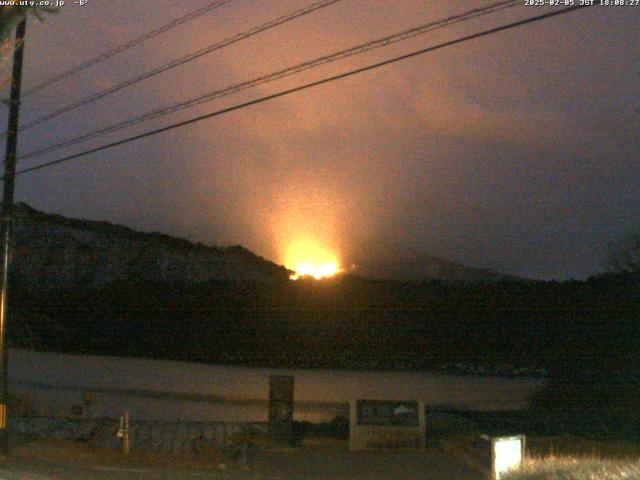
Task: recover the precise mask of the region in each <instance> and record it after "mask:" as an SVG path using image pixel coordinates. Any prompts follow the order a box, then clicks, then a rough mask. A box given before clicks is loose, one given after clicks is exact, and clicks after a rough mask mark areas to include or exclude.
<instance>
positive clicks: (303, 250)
mask: <svg viewBox="0 0 640 480" xmlns="http://www.w3.org/2000/svg"><path fill="white" fill-rule="evenodd" d="M284 265H285V266H286V267H287V268H288V269H289V270H293V271H294V272H295V273H294V274H292V275H291V277H290V278H291V280H298V279H299V278H303V277H313V278H315V279H316V280H320V279H321V278H327V277H333V276H334V275H336V274H338V273H340V272H341V271H342V270H341V269H340V262H339V260H338V257H337V255H336V254H335V253H334V252H332V251H331V250H330V249H328V248H326V247H324V246H322V245H320V244H318V243H317V242H314V241H309V240H304V241H296V242H293V243H292V244H291V245H290V246H289V248H288V249H287V253H286V257H285V261H284Z"/></svg>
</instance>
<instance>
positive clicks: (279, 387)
mask: <svg viewBox="0 0 640 480" xmlns="http://www.w3.org/2000/svg"><path fill="white" fill-rule="evenodd" d="M269 438H270V440H271V442H273V443H274V444H277V445H291V444H292V443H293V377H291V376H288V375H271V376H270V377H269Z"/></svg>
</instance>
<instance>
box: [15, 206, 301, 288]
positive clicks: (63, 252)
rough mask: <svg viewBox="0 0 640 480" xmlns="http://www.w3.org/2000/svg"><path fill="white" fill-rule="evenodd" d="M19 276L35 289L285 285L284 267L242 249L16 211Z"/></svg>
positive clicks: (22, 282) (26, 209)
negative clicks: (225, 283) (120, 285)
mask: <svg viewBox="0 0 640 480" xmlns="http://www.w3.org/2000/svg"><path fill="white" fill-rule="evenodd" d="M14 212H15V215H14V228H13V239H12V241H13V252H14V255H13V260H14V261H13V265H12V275H13V279H14V281H15V283H16V284H17V285H19V286H23V287H28V288H30V289H51V288H75V287H79V286H81V287H100V286H103V285H108V284H111V283H114V282H121V281H125V282H127V283H129V282H131V283H137V282H147V281H151V282H157V281H162V282H172V283H202V282H208V281H216V280H228V281H268V280H278V279H280V280H285V279H287V278H288V276H289V272H288V271H287V270H286V269H285V268H284V267H281V266H278V265H276V264H274V263H272V262H269V261H267V260H265V259H264V258H262V257H259V256H257V255H255V254H253V253H252V252H250V251H249V250H247V249H245V248H243V247H240V246H235V247H226V248H220V247H209V246H205V245H202V244H199V243H192V242H189V241H187V240H182V239H177V238H173V237H170V236H168V235H162V234H159V233H142V232H137V231H135V230H131V229H129V228H127V227H123V226H120V225H113V224H111V223H108V222H96V221H89V220H77V219H71V218H66V217H63V216H60V215H51V214H46V213H43V212H39V211H37V210H35V209H33V208H31V207H30V206H28V205H27V204H25V203H18V204H16V206H15V210H14Z"/></svg>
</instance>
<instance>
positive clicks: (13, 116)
mask: <svg viewBox="0 0 640 480" xmlns="http://www.w3.org/2000/svg"><path fill="white" fill-rule="evenodd" d="M26 28H27V17H26V15H25V17H24V19H23V20H22V21H21V22H20V23H19V24H18V27H17V28H16V36H15V45H14V52H13V73H12V78H11V99H10V105H9V127H8V129H7V132H8V134H7V148H6V153H5V157H4V190H3V194H2V218H1V219H0V220H1V222H2V225H1V232H2V238H1V239H0V242H1V252H2V265H1V273H2V275H1V276H0V449H1V450H2V452H4V453H6V452H8V450H9V442H8V440H9V438H8V432H7V403H8V397H9V395H8V392H7V383H8V369H7V361H8V359H9V355H8V354H9V352H8V347H7V310H8V307H9V301H8V295H9V265H10V264H11V258H10V253H11V251H10V250H11V242H10V241H11V214H12V212H13V192H14V187H15V173H16V150H17V146H18V114H19V112H20V86H21V81H22V57H23V53H24V35H25V32H26Z"/></svg>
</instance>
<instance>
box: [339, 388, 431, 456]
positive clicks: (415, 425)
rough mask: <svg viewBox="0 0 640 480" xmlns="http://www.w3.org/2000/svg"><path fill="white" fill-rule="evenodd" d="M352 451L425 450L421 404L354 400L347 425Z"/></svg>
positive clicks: (400, 401)
mask: <svg viewBox="0 0 640 480" xmlns="http://www.w3.org/2000/svg"><path fill="white" fill-rule="evenodd" d="M349 425H350V427H349V430H350V431H349V448H350V449H351V450H420V449H422V448H424V442H425V422H424V404H423V403H422V402H419V401H417V400H355V401H352V402H351V407H350V422H349Z"/></svg>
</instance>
